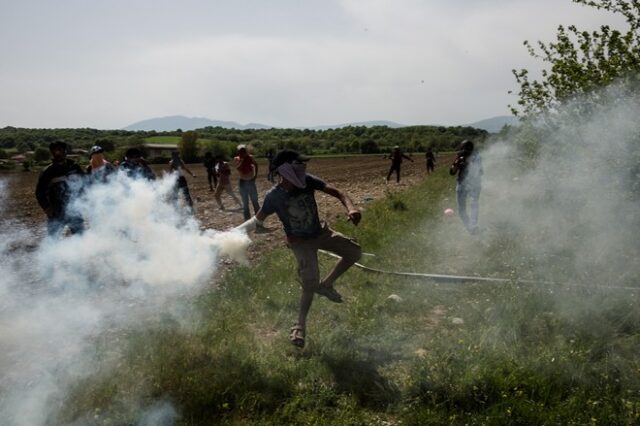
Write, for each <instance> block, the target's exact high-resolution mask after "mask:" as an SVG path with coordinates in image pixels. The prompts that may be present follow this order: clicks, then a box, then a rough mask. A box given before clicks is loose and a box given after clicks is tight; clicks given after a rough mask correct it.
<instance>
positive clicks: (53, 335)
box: [0, 173, 250, 425]
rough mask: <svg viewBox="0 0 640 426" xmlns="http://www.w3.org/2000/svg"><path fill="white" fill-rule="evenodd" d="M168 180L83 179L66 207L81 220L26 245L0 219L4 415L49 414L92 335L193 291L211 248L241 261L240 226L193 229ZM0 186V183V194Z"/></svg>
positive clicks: (0, 411) (17, 420)
mask: <svg viewBox="0 0 640 426" xmlns="http://www.w3.org/2000/svg"><path fill="white" fill-rule="evenodd" d="M174 184H175V178H174V177H171V176H169V177H165V178H163V179H160V180H158V181H155V182H149V181H146V180H131V179H129V178H128V177H126V176H125V175H124V174H122V173H118V174H116V175H114V176H113V179H112V180H111V181H110V182H109V183H108V184H95V185H92V186H90V187H88V188H86V189H85V190H84V191H83V192H82V195H81V196H80V197H79V198H78V199H77V200H76V201H75V202H74V203H73V204H72V206H71V208H73V209H75V210H77V211H78V212H79V213H81V214H82V215H83V217H84V218H85V220H86V222H87V225H88V229H87V230H86V231H85V232H84V233H83V234H81V235H73V236H71V237H68V238H63V239H49V238H46V239H45V240H43V241H42V243H41V244H40V245H39V246H38V247H37V248H36V249H35V250H29V249H24V247H25V242H28V241H31V240H33V239H34V236H33V233H31V232H29V231H28V230H26V229H24V227H21V226H20V225H19V224H15V223H14V224H12V226H4V227H3V228H2V231H0V232H1V233H2V238H0V257H1V262H0V347H2V351H0V372H1V375H0V395H1V396H2V398H1V399H0V418H1V419H2V423H3V424H7V425H41V424H47V423H50V422H51V421H54V419H55V416H56V408H57V407H60V406H61V402H62V401H63V400H64V396H65V390H66V387H67V385H68V384H70V383H72V382H74V381H77V380H79V379H81V378H82V377H84V376H85V375H87V374H88V373H89V372H91V371H93V370H94V369H95V368H96V365H95V364H94V363H95V362H96V361H95V360H94V357H93V356H92V355H91V349H92V347H93V346H94V341H95V338H96V337H98V336H100V335H101V334H103V333H105V332H106V331H107V330H113V329H121V328H124V327H135V325H136V324H137V323H139V322H141V321H142V320H144V318H145V317H146V316H149V315H151V314H153V313H158V312H161V311H162V312H164V311H167V310H169V307H170V302H172V301H173V300H175V299H176V298H177V297H178V296H189V295H193V294H196V293H197V292H198V291H200V290H201V289H202V288H203V287H204V286H205V285H206V284H207V283H208V282H210V280H211V278H212V274H213V273H214V272H215V265H216V260H217V258H218V256H220V255H222V254H226V255H229V256H232V257H234V258H235V259H237V260H240V261H244V260H245V258H244V251H245V249H246V247H247V246H248V245H249V243H250V241H249V239H248V237H247V236H246V234H243V233H240V232H237V231H234V232H227V233H224V232H222V233H220V232H215V231H212V230H207V231H204V232H202V231H200V229H199V225H198V223H197V221H196V220H195V219H194V218H193V217H192V216H190V215H188V214H185V213H182V212H181V211H180V209H179V208H177V207H176V205H175V204H173V203H170V202H168V201H167V200H169V199H170V198H171V197H170V195H171V193H172V191H173V190H174ZM5 194H6V188H5V187H4V183H1V182H0V197H2V196H5ZM21 247H22V249H21ZM165 411H166V410H165ZM163 412H164V411H163ZM166 413H169V412H168V411H166ZM166 413H165V414H166ZM173 413H174V414H175V411H174V412H173ZM172 415H173V414H171V413H169V414H166V415H164V417H163V419H164V418H169V417H171V416H172ZM174 417H175V416H174ZM150 418H151V417H150Z"/></svg>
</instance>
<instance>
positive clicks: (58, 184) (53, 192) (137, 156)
mask: <svg viewBox="0 0 640 426" xmlns="http://www.w3.org/2000/svg"><path fill="white" fill-rule="evenodd" d="M67 150H68V146H67V144H66V143H65V142H63V141H54V142H52V143H50V144H49V151H50V152H51V164H49V165H48V166H47V167H46V168H45V169H44V170H43V171H42V173H41V174H40V176H39V177H38V182H37V184H36V191H35V195H36V199H37V201H38V204H39V205H40V207H41V208H42V210H43V211H44V213H45V214H46V216H47V230H48V233H49V235H50V236H59V235H61V234H62V233H63V231H64V230H65V229H68V232H69V233H71V234H79V233H82V232H83V231H84V229H85V227H84V219H83V218H82V216H81V215H79V214H78V213H77V212H75V211H74V209H72V208H70V203H71V201H72V200H73V198H74V197H75V196H77V195H79V194H80V193H81V192H82V190H83V188H85V187H86V185H91V184H94V183H106V182H107V180H108V179H109V176H111V175H112V174H113V173H115V172H117V171H118V170H121V171H122V172H124V173H126V175H127V176H129V177H130V178H134V179H137V178H141V179H147V180H155V179H156V175H155V173H154V172H153V170H152V169H151V167H149V164H148V163H147V162H146V161H145V159H144V157H143V156H142V152H141V151H140V150H139V149H137V148H130V149H128V150H127V151H126V152H125V155H124V159H123V160H122V162H114V163H110V162H109V161H107V160H106V158H105V157H104V149H103V148H102V147H101V146H99V145H95V146H93V147H92V148H91V149H90V150H89V154H88V155H89V164H88V165H87V167H86V168H85V169H83V168H82V167H80V165H79V164H78V163H76V162H75V161H73V160H72V159H70V158H67ZM169 169H170V171H171V172H173V173H175V174H176V175H177V179H176V186H175V192H174V196H173V200H174V201H175V202H177V201H178V195H179V194H182V195H183V197H184V201H185V203H186V204H187V207H188V208H189V209H190V210H191V211H193V201H192V200H191V196H190V194H189V188H188V185H187V181H186V178H185V177H184V173H185V172H187V173H189V174H191V175H192V176H194V177H195V175H194V174H193V173H192V172H191V170H189V168H188V167H187V166H186V165H185V164H184V163H183V161H182V160H181V159H180V155H179V154H178V153H177V152H173V153H172V155H171V161H170V162H169Z"/></svg>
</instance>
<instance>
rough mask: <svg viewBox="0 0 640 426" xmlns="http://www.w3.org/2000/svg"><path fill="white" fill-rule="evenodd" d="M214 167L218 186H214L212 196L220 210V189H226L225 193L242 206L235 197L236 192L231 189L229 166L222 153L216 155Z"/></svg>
mask: <svg viewBox="0 0 640 426" xmlns="http://www.w3.org/2000/svg"><path fill="white" fill-rule="evenodd" d="M215 169H216V173H217V175H218V186H216V192H214V193H213V197H214V198H215V199H216V202H217V203H218V207H220V210H224V205H223V204H222V198H221V195H222V191H226V192H227V194H229V196H230V197H231V198H233V201H235V202H236V204H238V206H239V207H242V203H240V200H239V199H238V197H236V194H234V193H233V189H232V188H231V168H230V167H229V163H227V162H226V161H224V157H223V156H222V155H218V156H216V166H215Z"/></svg>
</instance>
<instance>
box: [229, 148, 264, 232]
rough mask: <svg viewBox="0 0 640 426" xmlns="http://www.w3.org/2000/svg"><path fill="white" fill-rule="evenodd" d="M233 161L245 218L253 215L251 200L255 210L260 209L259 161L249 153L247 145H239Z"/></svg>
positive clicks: (255, 211)
mask: <svg viewBox="0 0 640 426" xmlns="http://www.w3.org/2000/svg"><path fill="white" fill-rule="evenodd" d="M233 163H234V165H235V167H236V170H237V171H238V176H239V180H238V189H239V190H240V199H241V200H242V213H243V214H244V220H248V219H249V218H250V217H251V212H250V210H249V200H251V205H252V206H253V212H254V213H257V212H258V210H260V204H259V203H258V189H257V188H256V177H257V176H258V163H257V162H256V160H255V158H253V155H251V154H249V151H247V146H246V145H238V155H237V156H236V157H235V158H234V159H233Z"/></svg>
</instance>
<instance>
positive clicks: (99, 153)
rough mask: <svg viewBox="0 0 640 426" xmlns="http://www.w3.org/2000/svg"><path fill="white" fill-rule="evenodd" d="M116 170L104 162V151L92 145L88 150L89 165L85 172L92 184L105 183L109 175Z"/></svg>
mask: <svg viewBox="0 0 640 426" xmlns="http://www.w3.org/2000/svg"><path fill="white" fill-rule="evenodd" d="M115 171H116V168H115V167H114V166H113V164H111V163H110V162H108V161H107V160H105V158H104V149H103V148H102V147H101V146H100V145H94V146H92V147H91V149H90V150H89V165H88V166H87V168H86V170H85V172H86V173H87V175H88V176H89V180H90V182H92V183H95V182H101V183H104V182H106V181H107V178H108V177H109V175H111V174H112V173H114V172H115Z"/></svg>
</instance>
